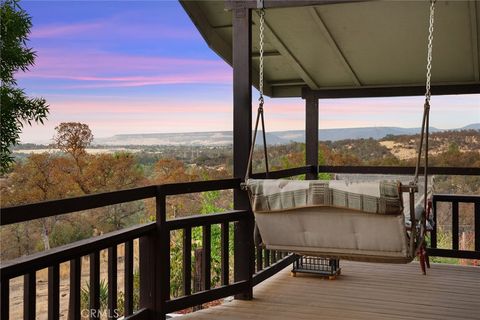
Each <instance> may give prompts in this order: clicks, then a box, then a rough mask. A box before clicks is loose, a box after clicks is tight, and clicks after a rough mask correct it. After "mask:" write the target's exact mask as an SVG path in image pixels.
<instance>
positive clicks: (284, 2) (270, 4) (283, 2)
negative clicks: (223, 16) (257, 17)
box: [225, 0, 370, 10]
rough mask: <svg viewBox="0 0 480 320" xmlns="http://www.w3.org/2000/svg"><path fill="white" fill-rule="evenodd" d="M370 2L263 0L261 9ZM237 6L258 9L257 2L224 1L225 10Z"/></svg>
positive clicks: (248, 0)
mask: <svg viewBox="0 0 480 320" xmlns="http://www.w3.org/2000/svg"><path fill="white" fill-rule="evenodd" d="M364 1H370V0H263V7H264V8H265V9H268V8H290V7H306V6H321V5H328V4H336V3H351V2H364ZM238 6H243V7H244V8H249V9H258V5H257V0H243V1H239V0H225V9H227V10H232V9H235V8H237V7H238Z"/></svg>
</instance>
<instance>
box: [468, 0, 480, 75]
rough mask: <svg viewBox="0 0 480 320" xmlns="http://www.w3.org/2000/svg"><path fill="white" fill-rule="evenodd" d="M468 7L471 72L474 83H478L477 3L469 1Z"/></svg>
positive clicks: (479, 72)
mask: <svg viewBox="0 0 480 320" xmlns="http://www.w3.org/2000/svg"><path fill="white" fill-rule="evenodd" d="M468 6H469V7H470V27H471V35H472V56H473V57H472V58H473V71H474V73H475V74H474V76H475V80H476V81H480V64H479V61H478V60H479V55H480V48H479V45H480V43H479V42H478V25H479V23H480V21H478V16H477V6H478V4H477V1H469V2H468Z"/></svg>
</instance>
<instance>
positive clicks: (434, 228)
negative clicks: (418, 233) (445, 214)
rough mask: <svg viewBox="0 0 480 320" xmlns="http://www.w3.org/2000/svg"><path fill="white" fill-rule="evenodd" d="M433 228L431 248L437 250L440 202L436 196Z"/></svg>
mask: <svg viewBox="0 0 480 320" xmlns="http://www.w3.org/2000/svg"><path fill="white" fill-rule="evenodd" d="M432 210H433V217H432V218H433V226H432V231H431V232H430V248H437V210H438V202H437V199H436V198H435V195H433V196H432Z"/></svg>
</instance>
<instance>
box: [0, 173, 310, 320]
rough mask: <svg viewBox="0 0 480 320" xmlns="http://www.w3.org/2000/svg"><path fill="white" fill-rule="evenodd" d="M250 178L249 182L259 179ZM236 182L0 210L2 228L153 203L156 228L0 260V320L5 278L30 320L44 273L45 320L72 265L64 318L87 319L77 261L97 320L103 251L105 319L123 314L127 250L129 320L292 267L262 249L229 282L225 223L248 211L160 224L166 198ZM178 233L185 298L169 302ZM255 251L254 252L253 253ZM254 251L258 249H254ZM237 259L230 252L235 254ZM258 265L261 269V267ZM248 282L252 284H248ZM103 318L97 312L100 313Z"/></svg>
mask: <svg viewBox="0 0 480 320" xmlns="http://www.w3.org/2000/svg"><path fill="white" fill-rule="evenodd" d="M310 170H311V168H310V167H302V168H294V169H287V170H280V171H276V172H272V173H271V177H275V178H281V177H289V176H295V175H300V174H305V173H307V172H310ZM262 176H263V174H256V175H254V177H257V178H258V177H262ZM240 182H241V181H240V179H226V180H215V181H201V182H189V183H175V184H165V185H158V186H148V187H142V188H135V189H130V190H122V191H115V192H108V193H101V194H95V195H87V196H82V197H76V198H70V199H62V200H55V201H46V202H41V203H35V204H28V205H21V206H16V207H8V208H2V211H1V219H0V225H1V226H5V225H9V224H14V223H20V222H25V221H30V220H34V219H39V218H46V217H51V216H56V215H62V214H67V213H73V212H78V211H82V210H88V209H95V208H99V207H104V206H108V205H114V204H119V203H126V202H131V201H136V200H142V199H148V198H155V201H156V218H157V219H156V222H151V223H148V224H143V225H138V226H133V227H130V228H126V229H123V230H119V231H115V232H111V233H108V234H104V235H101V236H98V237H94V238H90V239H86V240H81V241H77V242H74V243H71V244H68V245H64V246H60V247H57V248H54V249H51V250H47V251H44V252H39V253H36V254H33V255H29V256H26V257H20V258H18V259H14V260H11V261H7V262H3V261H2V263H1V266H0V318H1V319H4V320H7V319H9V318H10V310H9V301H10V280H11V279H13V278H15V277H18V276H23V278H24V304H23V305H24V308H23V318H24V319H35V316H36V272H37V271H38V270H41V269H44V268H48V319H52V320H54V319H59V317H60V307H59V306H60V287H59V285H60V273H59V269H60V268H59V266H60V264H61V263H64V262H69V263H70V288H69V292H70V296H69V314H68V318H69V319H80V318H81V317H82V315H83V316H85V315H86V313H85V312H84V310H80V308H81V301H80V295H81V267H82V264H81V260H82V257H84V256H88V257H89V269H90V272H89V276H90V279H89V280H90V281H89V295H90V296H89V308H88V316H89V318H91V319H98V318H100V315H101V313H100V251H101V250H105V249H107V250H108V259H107V260H108V310H107V312H106V314H107V315H108V317H109V318H110V319H114V318H116V317H117V316H122V315H120V314H118V312H116V310H117V307H118V306H117V291H118V290H117V289H118V288H117V276H118V275H117V247H118V245H120V244H124V245H125V257H124V260H125V268H124V272H125V275H124V283H125V285H124V295H125V299H124V301H125V303H124V306H123V307H124V316H125V317H126V318H127V319H153V318H155V319H157V318H162V317H163V318H164V317H165V314H166V313H169V312H173V311H177V310H181V309H185V308H188V307H192V306H196V305H199V304H202V303H205V302H209V301H213V300H216V299H220V298H223V297H226V296H231V295H234V294H238V293H241V292H243V291H245V290H247V289H248V287H249V286H250V285H252V283H253V282H254V283H255V284H256V283H259V282H261V281H262V280H264V279H266V278H267V277H269V276H270V275H272V274H274V273H275V272H277V271H278V270H281V269H282V266H286V265H288V264H289V263H291V261H293V259H294V256H293V255H285V254H283V253H279V252H275V251H267V250H264V251H265V254H264V255H262V254H260V255H257V259H258V261H259V262H257V263H256V265H257V270H258V271H262V272H259V273H257V274H255V275H254V274H251V275H250V279H241V280H238V281H236V282H234V283H229V270H230V266H229V250H228V248H229V236H228V233H229V228H228V226H229V223H232V222H234V223H253V215H252V213H251V211H249V210H235V211H230V212H224V213H216V214H208V215H196V216H189V217H185V218H178V219H174V220H167V219H166V218H167V217H166V198H167V196H173V195H180V194H187V193H197V192H205V191H216V190H226V189H238V188H240ZM215 224H219V225H220V226H221V260H222V262H221V286H220V287H218V288H213V289H212V288H211V281H210V272H211V271H210V269H211V266H210V259H211V257H210V255H211V251H210V247H211V243H210V235H211V226H212V225H215ZM198 226H200V227H202V229H203V237H202V239H203V240H202V241H203V243H202V247H203V248H204V255H203V261H202V273H203V278H204V282H203V285H204V287H203V288H202V291H201V292H196V293H192V292H191V249H192V248H191V240H192V228H194V227H198ZM174 230H183V253H182V254H183V279H184V281H183V296H182V297H179V298H176V299H171V298H170V233H171V232H172V231H174ZM135 239H139V249H140V250H139V261H140V263H139V269H140V270H139V276H140V310H138V311H136V312H135V313H134V310H133V292H134V289H133V277H134V274H133V261H134V250H133V241H134V240H135ZM252 250H253V248H252ZM257 252H260V250H257ZM234 256H235V252H234ZM260 266H262V267H260ZM252 279H254V280H252ZM102 315H103V314H102Z"/></svg>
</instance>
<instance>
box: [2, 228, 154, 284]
mask: <svg viewBox="0 0 480 320" xmlns="http://www.w3.org/2000/svg"><path fill="white" fill-rule="evenodd" d="M155 228H156V223H155V222H150V223H147V224H142V225H136V226H133V227H129V228H125V229H122V230H118V231H113V232H109V233H107V234H104V235H101V236H98V237H94V238H88V239H84V240H80V241H76V242H73V243H70V244H66V245H63V246H60V247H56V248H53V249H50V250H47V251H42V252H38V253H34V254H31V255H28V256H24V257H20V258H17V259H13V260H10V261H7V262H5V263H2V264H0V276H1V279H2V281H3V280H5V279H11V278H14V277H17V276H20V275H23V274H26V273H28V272H31V271H36V270H41V269H43V268H47V267H49V266H52V265H54V264H57V263H62V262H66V261H69V260H71V259H74V258H77V257H82V256H85V255H88V254H90V253H92V252H95V251H98V250H103V249H106V248H109V247H111V246H115V245H118V244H120V243H122V242H125V241H129V240H132V239H136V238H139V237H142V236H144V235H147V234H149V233H150V232H152V231H154V230H155Z"/></svg>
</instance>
